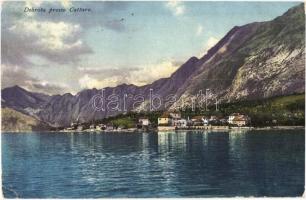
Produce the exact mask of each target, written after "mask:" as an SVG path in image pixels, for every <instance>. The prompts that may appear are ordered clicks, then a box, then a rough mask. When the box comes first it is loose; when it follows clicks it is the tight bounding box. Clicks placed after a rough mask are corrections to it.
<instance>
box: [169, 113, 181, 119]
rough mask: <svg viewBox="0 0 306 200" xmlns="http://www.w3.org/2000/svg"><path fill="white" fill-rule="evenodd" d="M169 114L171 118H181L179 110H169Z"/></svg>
mask: <svg viewBox="0 0 306 200" xmlns="http://www.w3.org/2000/svg"><path fill="white" fill-rule="evenodd" d="M169 115H170V116H171V118H172V119H177V120H178V119H181V118H182V115H181V113H180V112H170V113H169Z"/></svg>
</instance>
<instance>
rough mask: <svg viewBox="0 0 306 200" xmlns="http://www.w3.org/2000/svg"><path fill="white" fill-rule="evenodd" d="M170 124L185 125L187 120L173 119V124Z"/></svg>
mask: <svg viewBox="0 0 306 200" xmlns="http://www.w3.org/2000/svg"><path fill="white" fill-rule="evenodd" d="M172 125H173V126H176V127H187V120H186V119H179V120H175V122H174V124H172Z"/></svg>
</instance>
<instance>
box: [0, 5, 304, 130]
mask: <svg viewBox="0 0 306 200" xmlns="http://www.w3.org/2000/svg"><path fill="white" fill-rule="evenodd" d="M304 74H305V12H304V4H300V5H299V6H296V7H293V8H291V9H289V10H288V11H287V12H286V13H284V14H283V15H282V16H279V17H277V18H275V19H273V20H271V21H266V22H255V23H250V24H246V25H244V26H235V27H233V28H232V29H231V30H230V31H229V32H228V33H227V34H226V35H225V36H224V37H223V38H222V39H221V40H220V41H219V42H218V43H217V44H216V45H215V46H214V47H212V48H211V49H210V50H209V51H208V52H207V54H205V55H204V56H203V57H201V58H196V57H191V58H190V59H188V60H187V62H185V63H184V64H183V65H182V66H180V67H179V68H178V70H177V71H175V72H174V73H173V74H172V75H171V76H170V77H168V78H162V79H159V80H156V81H154V82H153V83H151V84H148V85H145V86H135V85H127V84H122V85H118V86H116V87H107V88H103V89H95V88H94V89H86V90H82V91H80V92H79V93H77V94H76V95H72V94H70V93H67V94H64V95H52V96H50V95H46V94H41V93H34V92H30V91H27V90H25V89H23V88H21V87H19V86H14V87H10V88H5V89H3V90H2V92H1V93H2V96H1V102H2V107H7V108H10V109H13V110H15V111H18V112H21V113H23V114H26V115H29V116H31V117H33V118H36V119H38V120H40V121H42V122H45V123H48V124H49V125H51V126H54V127H59V126H67V125H69V124H70V123H71V122H74V121H79V122H88V121H92V120H96V119H101V118H105V117H108V116H113V115H117V114H119V113H123V112H127V111H131V110H135V111H137V110H140V109H141V108H142V106H144V107H146V108H148V106H149V100H148V99H149V97H150V92H151V93H154V95H155V96H160V97H162V98H163V99H164V100H163V101H161V105H162V107H161V108H160V109H176V108H178V107H180V106H186V105H190V104H191V99H192V97H193V96H194V95H196V94H197V93H198V92H199V91H200V90H202V91H204V92H205V91H206V89H209V93H210V97H211V99H214V98H217V99H218V100H219V101H220V102H233V101H240V100H253V99H262V98H268V97H273V96H279V95H289V94H293V93H304V91H305V75H304ZM102 93H103V96H104V97H109V96H110V95H114V94H116V95H118V96H120V97H123V96H124V94H129V95H131V96H132V97H131V98H130V100H129V101H122V99H121V100H120V102H119V104H118V105H119V107H120V108H121V109H120V111H118V110H115V111H111V110H109V109H106V110H105V111H101V110H95V109H94V108H93V106H92V105H93V97H95V96H96V95H100V96H101V94H102ZM169 94H172V95H173V96H172V97H174V96H175V97H176V99H173V98H172V101H168V102H167V101H165V99H166V98H169V99H171V98H170V97H169V96H168V95H169ZM137 95H142V96H143V97H145V99H144V100H145V101H144V102H142V103H139V104H138V105H136V106H135V101H138V100H139V99H141V98H140V97H139V96H137ZM169 99H167V100H169ZM132 100H133V101H132ZM100 103H101V102H100ZM155 103H156V102H155ZM157 103H158V102H157ZM123 104H124V105H123ZM124 108H126V109H124Z"/></svg>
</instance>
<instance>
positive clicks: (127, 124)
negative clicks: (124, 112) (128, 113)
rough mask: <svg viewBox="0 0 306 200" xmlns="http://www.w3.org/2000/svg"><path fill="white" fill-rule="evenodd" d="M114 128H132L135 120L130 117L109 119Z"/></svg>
mask: <svg viewBox="0 0 306 200" xmlns="http://www.w3.org/2000/svg"><path fill="white" fill-rule="evenodd" d="M110 122H111V123H112V124H113V126H114V127H116V128H118V127H119V128H125V129H126V128H134V127H135V122H134V120H133V119H132V118H131V117H124V118H118V119H114V120H111V121H110Z"/></svg>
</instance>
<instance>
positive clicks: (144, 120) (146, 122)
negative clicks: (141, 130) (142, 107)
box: [138, 118, 150, 126]
mask: <svg viewBox="0 0 306 200" xmlns="http://www.w3.org/2000/svg"><path fill="white" fill-rule="evenodd" d="M138 123H139V125H141V126H149V124H150V121H149V119H148V118H139V119H138Z"/></svg>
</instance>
